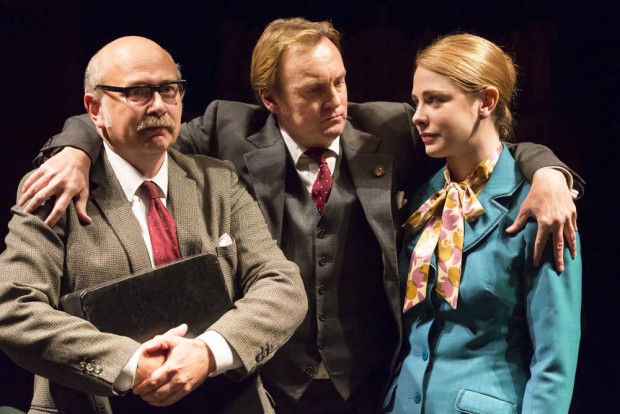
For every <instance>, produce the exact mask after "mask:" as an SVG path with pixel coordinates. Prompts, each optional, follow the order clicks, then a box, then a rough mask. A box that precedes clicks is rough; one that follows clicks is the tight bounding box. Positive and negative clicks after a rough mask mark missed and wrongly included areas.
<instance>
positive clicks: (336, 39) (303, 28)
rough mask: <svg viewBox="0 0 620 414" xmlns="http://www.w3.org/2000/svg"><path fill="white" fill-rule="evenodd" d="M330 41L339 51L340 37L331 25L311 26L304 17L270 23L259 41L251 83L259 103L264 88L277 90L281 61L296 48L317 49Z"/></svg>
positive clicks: (253, 58) (253, 60)
mask: <svg viewBox="0 0 620 414" xmlns="http://www.w3.org/2000/svg"><path fill="white" fill-rule="evenodd" d="M324 37H325V38H327V39H329V40H330V41H331V42H332V43H333V44H334V45H336V47H337V48H338V50H340V33H339V32H338V31H337V30H336V29H334V26H332V24H331V23H330V22H328V21H322V22H312V21H309V20H306V19H304V18H301V17H294V18H289V19H277V20H274V21H272V22H271V23H269V25H267V27H266V28H265V30H264V31H263V34H262V35H261V37H260V38H259V39H258V42H257V43H256V46H255V47H254V52H253V53H252V66H251V70H250V81H251V82H252V89H253V90H254V93H255V94H256V97H257V100H258V102H259V103H261V104H262V102H261V100H260V98H259V96H258V93H259V91H260V90H262V89H265V88H273V89H274V90H277V89H278V68H279V65H280V57H281V56H282V53H284V52H285V51H286V50H287V49H289V48H290V47H291V46H293V45H296V44H302V45H310V46H313V45H316V44H317V43H319V42H320V41H321V39H323V38H324Z"/></svg>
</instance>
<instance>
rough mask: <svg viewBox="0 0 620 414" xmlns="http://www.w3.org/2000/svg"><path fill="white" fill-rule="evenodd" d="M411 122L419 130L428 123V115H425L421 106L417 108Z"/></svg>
mask: <svg viewBox="0 0 620 414" xmlns="http://www.w3.org/2000/svg"><path fill="white" fill-rule="evenodd" d="M411 122H413V125H415V126H417V127H418V128H421V127H422V126H424V125H426V124H427V123H428V118H427V117H426V115H424V113H423V111H422V109H421V105H418V106H417V107H416V109H415V112H414V113H413V117H412V118H411Z"/></svg>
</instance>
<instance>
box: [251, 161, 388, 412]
mask: <svg viewBox="0 0 620 414" xmlns="http://www.w3.org/2000/svg"><path fill="white" fill-rule="evenodd" d="M340 159H341V161H340V160H339V162H338V163H337V165H336V171H335V174H334V184H333V186H332V190H331V193H330V196H329V200H328V203H327V206H326V208H325V211H324V212H323V214H322V215H319V213H318V211H317V209H316V207H315V205H314V203H313V201H312V198H311V197H310V194H308V191H307V190H306V189H305V188H304V187H303V185H302V183H301V179H300V178H299V175H298V174H297V171H296V170H295V167H294V166H293V163H292V161H290V159H289V162H288V165H287V178H286V201H285V207H284V218H283V226H282V239H281V240H282V242H281V248H282V250H283V251H284V254H285V255H286V257H287V258H288V259H289V260H292V261H293V262H295V263H297V265H298V266H299V268H300V271H301V276H302V279H303V281H304V285H305V288H306V293H307V295H308V314H307V316H306V318H305V320H304V321H303V322H302V324H301V326H300V327H299V328H298V329H297V331H296V332H295V334H294V335H293V337H292V338H291V339H290V340H289V341H288V342H287V343H286V344H285V345H284V346H283V347H282V348H280V349H279V350H278V352H277V353H276V354H275V356H274V357H273V359H272V360H271V361H269V362H268V363H267V364H266V365H265V367H263V369H262V370H261V376H262V377H263V379H264V380H265V383H266V384H269V385H271V386H276V387H278V388H280V389H281V390H283V391H284V392H286V393H287V394H288V395H290V396H291V397H293V398H295V399H298V398H300V397H301V395H302V394H303V392H304V391H305V390H306V388H307V387H308V385H309V384H310V382H311V381H312V380H313V378H314V377H315V375H316V373H317V369H318V367H319V363H320V362H321V361H323V363H324V364H325V367H326V368H327V371H328V373H329V377H330V379H331V380H332V382H333V383H334V385H335V386H336V388H337V389H338V391H339V392H340V394H341V396H342V397H343V398H344V399H345V400H346V399H348V398H349V396H350V395H351V393H352V392H354V390H355V388H356V387H357V386H358V385H359V384H360V383H361V382H362V381H365V380H368V377H369V376H376V375H378V374H377V373H378V372H380V373H381V374H379V377H381V379H380V380H379V382H380V381H381V380H385V378H384V375H387V372H385V371H387V370H388V366H389V358H390V357H391V351H392V350H393V349H394V341H395V339H394V338H393V334H392V333H393V332H395V331H396V330H395V328H394V326H393V325H394V321H393V319H394V318H393V317H392V316H391V313H390V309H389V306H388V303H387V299H386V293H385V289H384V284H383V264H382V256H381V248H380V246H379V243H378V242H377V239H376V237H375V235H374V233H373V232H372V230H371V229H370V226H369V225H368V221H367V220H366V218H365V215H364V211H363V209H362V205H361V204H360V201H359V199H358V197H357V194H356V192H355V187H354V185H353V181H352V179H351V176H350V172H349V169H348V167H347V163H346V160H344V159H343V157H341V158H340ZM379 388H381V386H380V385H379ZM378 391H379V392H380V390H378Z"/></svg>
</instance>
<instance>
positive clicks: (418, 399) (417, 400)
mask: <svg viewBox="0 0 620 414" xmlns="http://www.w3.org/2000/svg"><path fill="white" fill-rule="evenodd" d="M413 401H414V402H415V403H416V404H420V401H422V394H420V393H419V392H416V393H415V396H414V397H413Z"/></svg>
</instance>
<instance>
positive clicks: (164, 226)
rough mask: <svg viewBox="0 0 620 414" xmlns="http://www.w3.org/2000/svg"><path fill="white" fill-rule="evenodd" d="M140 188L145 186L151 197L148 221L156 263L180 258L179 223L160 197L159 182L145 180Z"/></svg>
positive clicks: (160, 263) (157, 264)
mask: <svg viewBox="0 0 620 414" xmlns="http://www.w3.org/2000/svg"><path fill="white" fill-rule="evenodd" d="M140 188H143V189H144V191H146V193H147V194H148V196H149V198H150V199H151V205H150V206H149V214H148V216H147V223H148V227H149V235H150V236H151V245H152V246H153V261H154V262H155V265H156V266H159V265H162V264H165V263H169V262H174V261H175V260H178V259H180V258H181V254H180V253H179V241H178V239H177V225H176V223H175V221H174V218H173V217H172V214H170V212H169V211H168V209H166V207H165V206H164V204H163V203H162V202H161V200H160V199H159V193H158V191H157V184H155V183H154V182H153V181H145V182H143V183H142V185H141V186H140Z"/></svg>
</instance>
